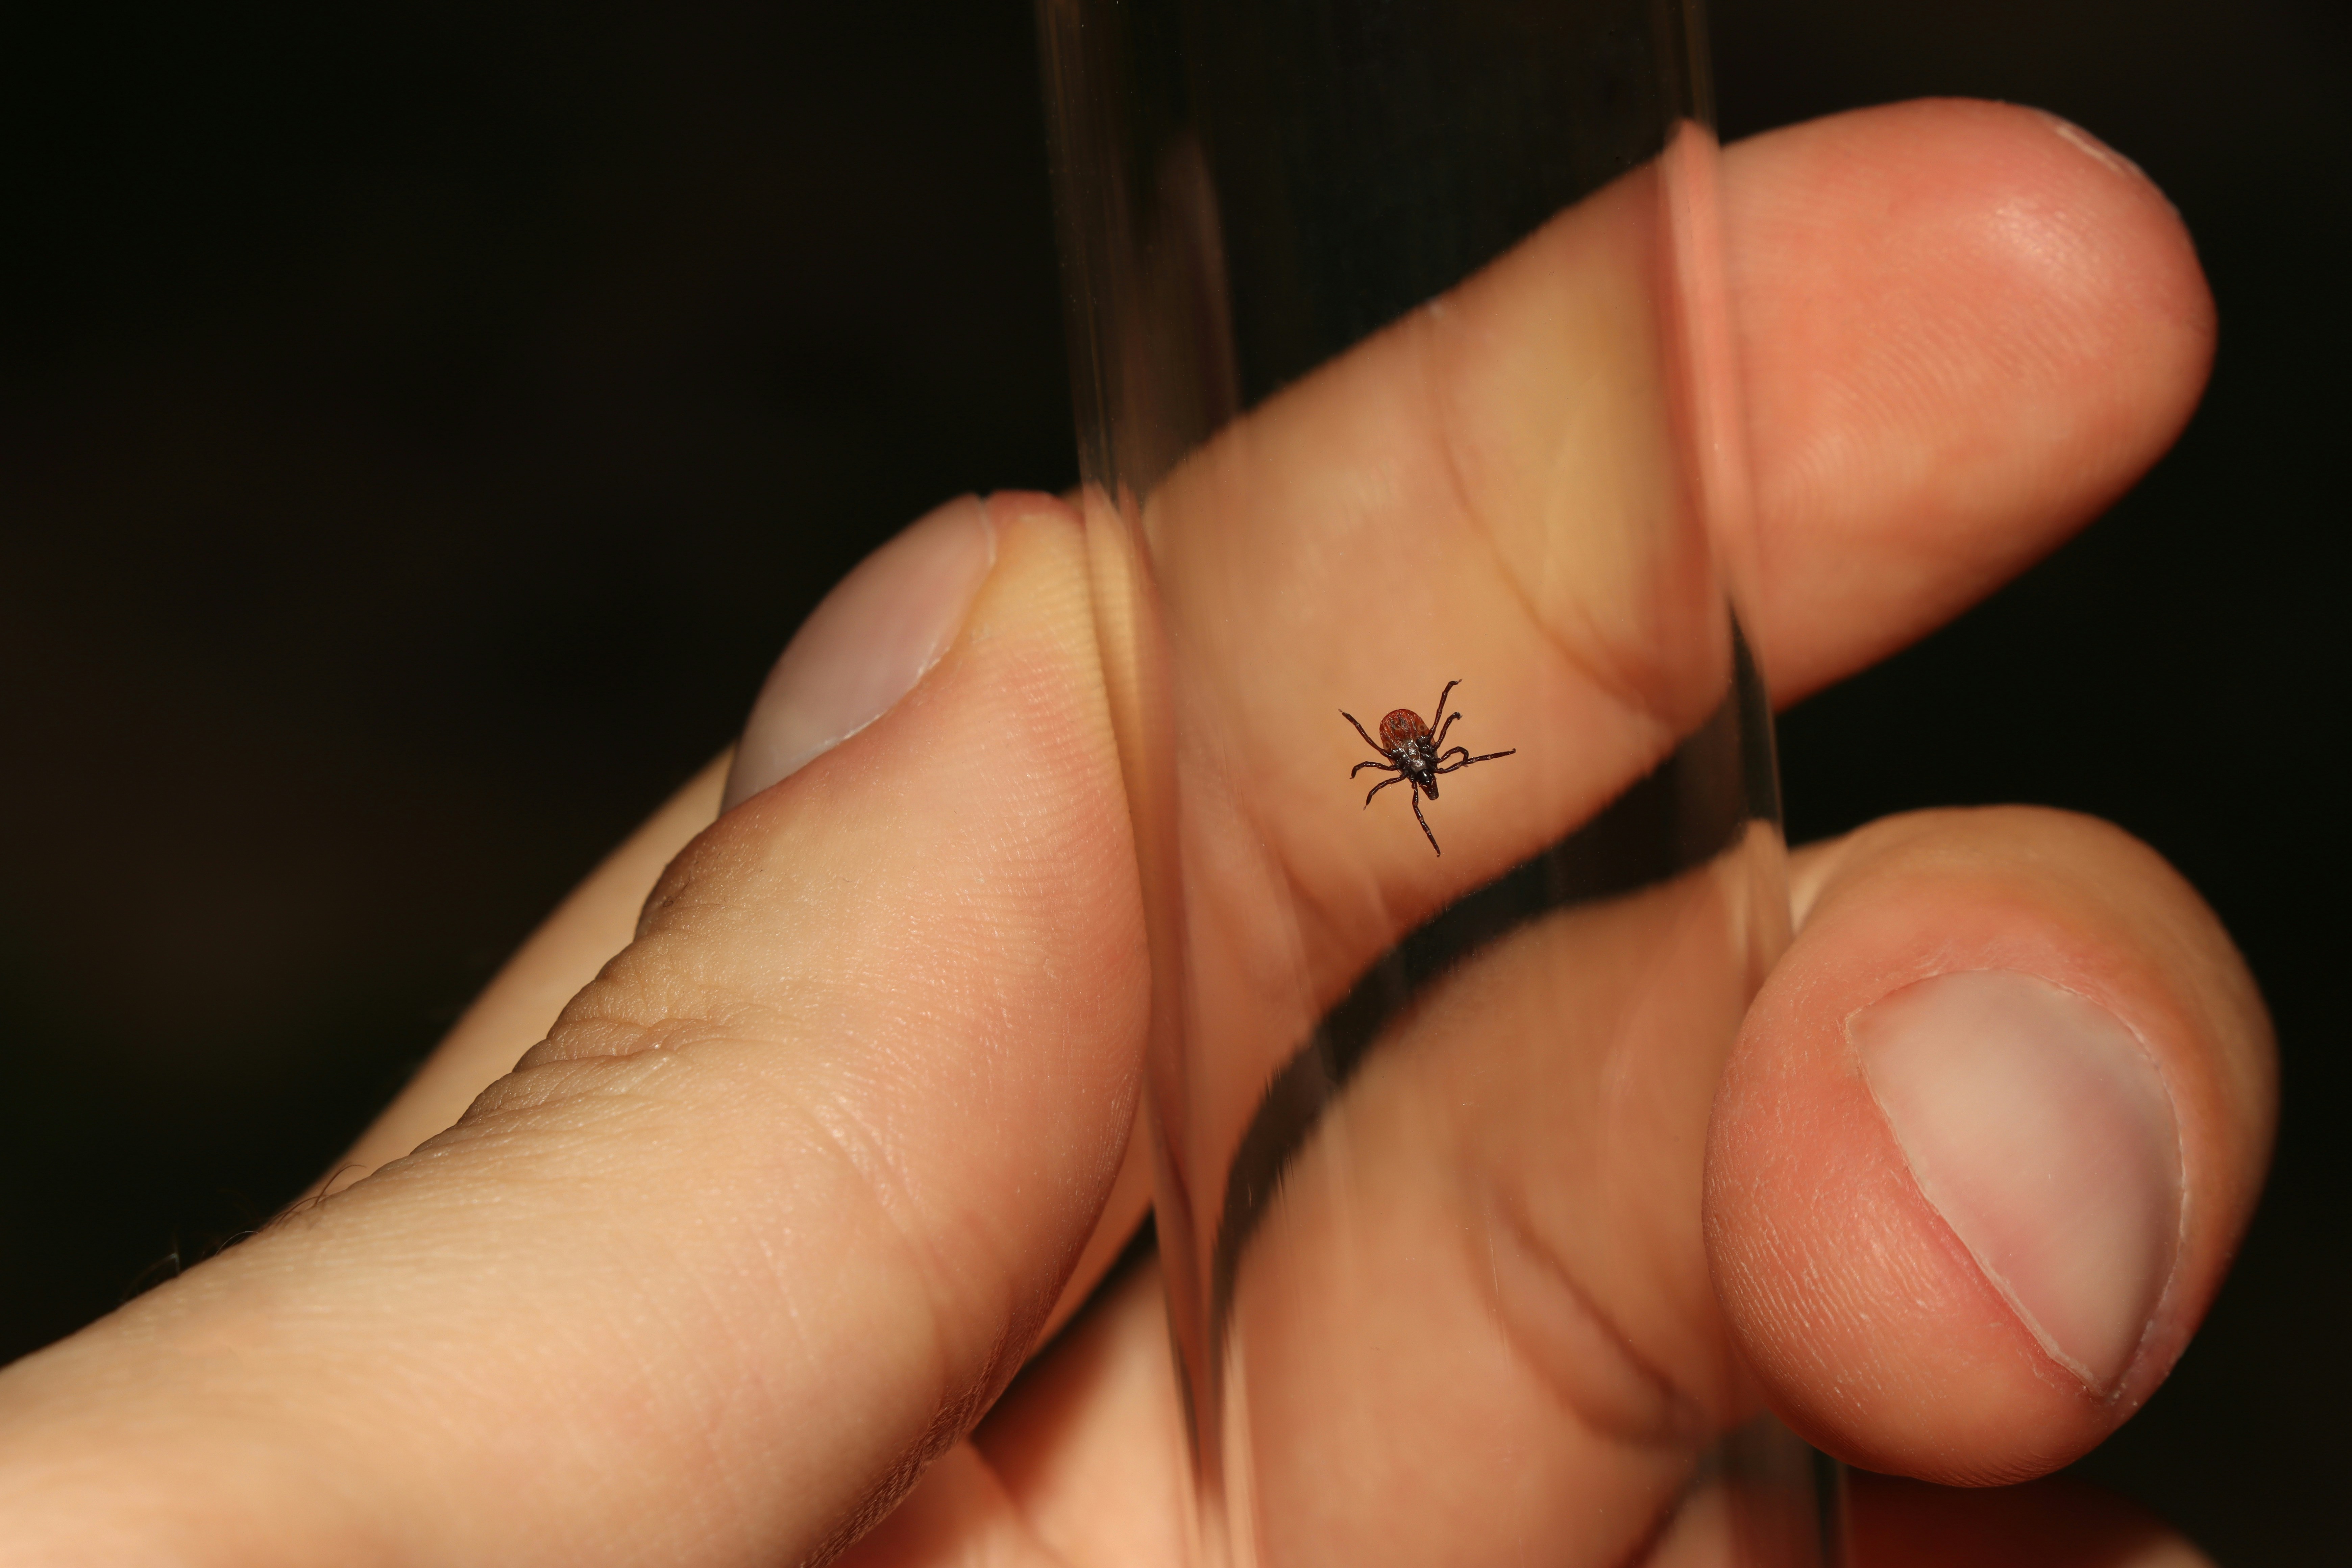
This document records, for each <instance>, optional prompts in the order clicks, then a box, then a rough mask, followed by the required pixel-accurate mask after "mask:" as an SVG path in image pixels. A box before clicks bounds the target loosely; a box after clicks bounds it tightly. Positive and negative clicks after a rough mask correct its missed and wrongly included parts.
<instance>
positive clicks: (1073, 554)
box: [0, 497, 1146, 1564]
mask: <svg viewBox="0 0 2352 1568" xmlns="http://www.w3.org/2000/svg"><path fill="white" fill-rule="evenodd" d="M975 530H976V531H979V534H980V535H981V536H982V538H983V539H985V540H987V541H989V542H992V545H993V555H994V561H993V564H992V565H987V564H986V563H985V552H981V553H980V555H979V556H978V557H977V559H978V561H979V564H977V565H975V564H972V563H973V562H974V561H975V555H974V551H973V538H974V531H975ZM890 549H891V550H892V551H895V552H898V554H897V563H896V567H895V568H892V567H891V566H889V564H888V563H887V560H877V562H876V563H872V570H871V571H869V572H866V573H861V574H860V578H857V579H853V581H852V583H851V584H846V585H845V599H846V600H848V601H850V602H849V603H847V604H845V603H844V602H843V601H840V600H837V601H835V603H834V605H831V606H830V607H829V609H828V610H827V611H821V612H820V622H823V623H824V625H822V626H821V625H820V624H819V623H817V622H813V624H812V626H811V628H810V631H811V635H812V637H818V638H819V642H820V646H818V647H816V649H815V652H814V654H812V655H811V656H810V657H808V658H803V659H802V660H801V661H800V664H801V668H800V669H799V670H798V675H799V676H800V677H803V678H806V679H795V670H794V668H793V660H792V659H789V658H788V659H787V660H786V661H785V664H784V665H783V666H782V667H780V670H779V674H778V677H777V678H776V679H775V680H774V681H772V683H771V687H770V689H768V690H767V691H765V692H764V693H763V694H762V697H761V710H760V712H759V713H758V714H757V715H755V718H754V721H753V722H752V725H751V743H749V744H747V748H746V753H745V755H746V759H747V760H746V761H745V762H744V763H740V764H739V773H738V776H737V779H736V781H735V784H736V787H735V788H733V789H732V790H731V791H730V795H737V796H748V798H744V799H742V802H741V804H740V805H738V806H737V807H736V808H735V809H733V810H731V811H730V812H729V813H728V814H727V815H726V816H722V817H721V818H720V819H719V822H718V823H717V824H716V825H715V826H712V827H711V828H710V829H709V830H708V831H707V832H705V833H704V834H703V835H702V836H701V837H699V838H698V839H697V840H696V841H695V842H694V843H693V844H692V845H690V846H689V847H688V849H687V850H686V851H685V852H684V853H683V854H682V855H680V856H679V857H678V858H677V861H676V862H674V863H673V864H672V866H671V867H670V868H669V870H668V871H667V873H666V874H665V875H664V877H663V879H662V880H661V883H660V884H659V886H658V887H657V888H656V890H655V893H654V896H653V898H652V899H651V900H649V901H648V903H647V905H646V912H645V914H644V916H643V918H642V919H641V921H639V925H638V930H637V934H636V939H635V942H632V944H631V945H630V946H629V947H628V948H627V949H626V950H625V952H622V953H621V954H620V955H619V956H618V957H617V958H615V959H614V961H613V962H612V963H610V964H608V965H606V966H605V969H604V973H602V974H601V975H599V976H598V978H597V979H596V981H595V982H594V984H592V985H590V986H589V987H588V988H587V990H585V991H584V992H583V993H582V994H580V996H579V997H577V998H576V999H575V1000H574V1001H573V1002H572V1005H570V1006H569V1007H567V1008H566V1009H565V1010H564V1012H563V1014H562V1017H561V1018H560V1019H559V1020H558V1022H557V1024H556V1025H555V1026H554V1028H553V1030H552V1031H551V1034H550V1035H549V1037H548V1038H547V1039H546V1040H545V1041H543V1042H542V1043H541V1044H540V1045H539V1046H538V1047H534V1048H533V1049H532V1050H531V1051H530V1053H529V1055H527V1056H526V1057H525V1058H524V1059H523V1061H522V1062H521V1064H520V1066H518V1067H517V1068H516V1069H515V1071H514V1072H512V1073H511V1074H509V1075H508V1076H507V1077H506V1078H504V1079H500V1080H499V1082H498V1083H496V1084H494V1085H492V1086H491V1088H490V1089H488V1090H487V1091H486V1092H485V1093H484V1094H483V1095H482V1096H481V1097H480V1098H479V1099H478V1100H477V1101H476V1102H475V1104H474V1106H473V1108H472V1109H471V1110H468V1111H467V1114H466V1116H465V1118H464V1119H463V1120H462V1121H460V1122H459V1123H458V1124H457V1126H456V1127H455V1128H452V1129H451V1130H450V1131H447V1132H446V1133H443V1134H442V1135H441V1136H439V1137H437V1138H436V1139H434V1140H432V1141H431V1142H427V1143H426V1144H425V1145H424V1146H423V1147H422V1148H420V1149H418V1150H417V1151H416V1152H415V1154H413V1155H411V1156H409V1157H408V1158H406V1159H404V1160H400V1161H395V1162H394V1163H392V1164H390V1165H387V1166H385V1167H384V1168H383V1169H382V1170H380V1171H378V1172H377V1173H375V1174H374V1175H373V1176H371V1177H369V1178H368V1179H367V1180H365V1181H363V1182H361V1183H359V1184H356V1185H354V1186H352V1188H350V1189H348V1190H346V1191H344V1192H342V1193H340V1194H336V1195H335V1196H333V1197H331V1198H329V1199H327V1200H326V1201H325V1202H323V1203H321V1204H320V1205H318V1206H316V1207H315V1208H312V1209H310V1210H308V1211H307V1212H305V1213H303V1214H301V1215H298V1216H296V1217H294V1218H292V1219H290V1220H289V1221H287V1222H285V1223H282V1224H280V1225H278V1226H275V1227H273V1228H272V1229H271V1230H270V1231H268V1232H267V1233H265V1234H264V1235H262V1236H260V1237H255V1238H253V1239H252V1240H250V1241H248V1242H247V1243H246V1244H245V1245H243V1246H241V1247H237V1248H236V1249H235V1250H234V1251H232V1252H230V1253H228V1254H226V1255H225V1256H223V1257H222V1258H218V1259H216V1260H215V1261H214V1262H212V1263H209V1264H207V1265H205V1267H203V1268H197V1269H194V1270H193V1271H191V1272H190V1273H189V1274H187V1275H185V1276H183V1277H182V1278H181V1279H179V1280H176V1281H174V1282H173V1284H172V1285H170V1286H167V1287H165V1288H164V1289H159V1290H157V1291H154V1292H152V1293H151V1294H150V1295H148V1296H145V1297H142V1298H141V1299H140V1300H138V1301H136V1302H134V1303H132V1304H131V1306H130V1307H128V1308H126V1309H124V1310H122V1311H121V1312H118V1313H116V1314H115V1315H114V1316H113V1317H111V1318H110V1319H107V1320H104V1321H101V1322H100V1323H98V1324H95V1325H93V1326H92V1327H91V1328H90V1329H89V1330H86V1331H84V1332H82V1333H81V1334H79V1335H77V1336H75V1337H74V1338H73V1339H71V1340H68V1341H66V1342H63V1343H61V1344H59V1345H58V1346H55V1347H52V1348H51V1349H50V1350H48V1351H46V1352H42V1353H41V1354H39V1355H37V1356H34V1357H31V1358H28V1359H27V1360H26V1361H24V1362H21V1363H17V1365H16V1366H15V1367H13V1368H11V1369H9V1370H8V1371H7V1372H6V1373H5V1374H0V1521H5V1522H0V1559H5V1560H6V1561H9V1562H12V1563H14V1562H26V1563H48V1562H63V1561H76V1562H79V1561H94V1560H104V1561H121V1562H130V1561H151V1560H166V1559H168V1560H170V1561H173V1562H176V1563H240V1564H268V1563H318V1562H329V1561H332V1562H347V1561H348V1562H368V1561H425V1562H471V1561H487V1562H499V1563H541V1562H546V1563H599V1562H624V1561H626V1562H640V1561H671V1560H680V1559H686V1558H691V1559H693V1560H695V1561H707V1562H713V1563H736V1562H741V1563H751V1562H760V1563H768V1562H775V1561H787V1562H789V1561H800V1560H803V1559H807V1558H812V1557H821V1556H823V1555H824V1553H825V1552H827V1551H828V1550H829V1549H830V1548H831V1547H833V1546H835V1545H837V1544H838V1543H839V1542H843V1541H845V1540H846V1539H847V1538H848V1537H849V1536H851V1535H852V1534H854V1533H855V1532H856V1531H858V1530H859V1529H861V1528H862V1527H863V1525H864V1524H865V1523H866V1522H867V1521H870V1520H871V1519H872V1518H874V1517H876V1515H877V1513H878V1512H879V1511H880V1510H882V1509H884V1508H887V1505H888V1504H889V1502H890V1501H892V1500H895V1498H896V1496H897V1495H898V1492H900V1491H901V1490H903V1489H904V1488H905V1487H906V1486H907V1485H908V1484H909V1483H910V1482H911V1481H912V1479H913V1478H914V1476H915V1475H916V1474H917V1473H918V1472H919V1469H920V1468H921V1465H922V1463H923V1462H924V1461H925V1459H927V1458H929V1455H930V1454H932V1453H934V1452H936V1451H937V1450H938V1449H939V1448H940V1447H943V1446H944V1445H945V1444H946V1443H948V1442H949V1441H950V1440H952V1438H953V1437H954V1436H956V1435H957V1434H958V1433H959V1432H960V1431H961V1430H962V1429H963V1428H964V1427H965V1426H969V1425H970V1423H971V1421H972V1420H973V1419H974V1418H975V1417H976V1416H977V1415H978V1414H979V1413H980V1412H981V1411H982V1409H984V1408H985V1407H986V1405H987V1403H988V1401H989V1400H990V1398H991V1397H992V1395H993V1394H994V1393H995V1391H996V1390H997V1388H998V1387H999V1386H1001V1384H1002V1383H1003V1381H1004V1380H1005V1379H1006V1378H1007V1377H1009V1376H1010V1375H1011V1373H1012V1372H1013V1369H1014V1367H1015V1366H1016V1365H1017V1364H1018V1362H1019V1359H1020V1356H1021V1354H1022V1352H1024V1351H1025V1349H1026V1348H1027V1346H1028V1344H1029V1342H1030V1338H1031V1335H1032V1333H1033V1332H1034V1329H1035V1327H1036V1325H1037V1324H1038V1322H1039V1321H1042V1319H1043V1318H1044V1316H1045V1312H1046V1310H1047V1309H1048V1308H1049V1306H1050V1305H1051V1303H1052V1301H1053V1300H1054V1297H1055V1292H1056V1290H1057V1289H1058V1287H1059V1285H1060V1283H1061V1280H1062V1278H1063V1276H1064V1275H1065V1274H1066V1271H1067V1270H1068V1268H1069V1267H1070V1265H1071V1262H1072V1260H1073V1258H1075V1257H1076V1253H1077V1250H1078V1248H1079V1247H1080V1246H1081V1244H1082V1243H1083V1242H1084V1241H1085V1239H1086V1237H1087V1230H1088V1227H1089V1226H1090V1225H1091V1223H1092V1221H1093V1219H1094V1215H1095V1213H1096V1211H1097V1209H1098V1208H1099V1206H1100V1205H1101V1203H1102V1200H1103V1197H1104V1194H1105V1193H1106V1192H1107V1191H1108V1188H1109V1185H1110V1184H1111V1181H1112V1178H1113V1176H1114V1174H1115V1173H1116V1171H1117V1169H1118V1163H1119V1157H1120V1153H1121V1150H1122V1147H1123V1145H1124V1143H1125V1141H1126V1136H1127V1132H1128V1130H1129V1124H1130V1121H1131V1118H1132V1115H1133V1110H1134V1093H1135V1085H1136V1082H1137V1072H1138V1062H1139V1054H1140V1048H1141V1039H1142V1030H1143V1019H1144V1012H1145V996H1146V977H1145V976H1146V964H1145V958H1144V944H1143V940H1142V935H1141V912H1140V905H1139V896H1138V892H1137V889H1136V885H1135V880H1134V872H1133V855H1132V850H1131V846H1130V843H1129V837H1128V827H1127V817H1126V813H1125V809H1124V806H1123V805H1122V804H1121V795H1120V792H1119V776H1118V762H1117V757H1116V752H1115V750H1114V747H1113V743H1112V739H1111V731H1110V725H1109V720H1108V712H1107V710H1106V708H1105V704H1104V698H1103V694H1102V690H1101V687H1100V682H1099V678H1098V674H1097V658H1096V653H1095V644H1094V636H1093V626H1092V621H1091V617H1090V614H1089V611H1088V607H1087V588H1086V582H1087V578H1086V573H1085V570H1084V557H1083V544H1082V541H1081V538H1080V535H1079V533H1078V531H1077V528H1076V524H1075V522H1074V521H1073V520H1072V518H1071V517H1070V514H1069V513H1068V511H1067V510H1066V509H1065V508H1063V507H1062V506H1060V505H1059V504H1058V503H1056V502H1055V501H1052V500H1048V499H1045V498H1042V497H1018V498H1013V497H999V498H996V499H994V500H992V501H990V502H989V503H988V504H987V506H986V508H985V510H984V512H983V511H982V510H980V509H979V508H978V504H977V503H964V505H963V510H962V511H961V513H960V514H959V513H956V512H952V511H951V512H950V513H947V514H943V515H935V516H934V518H933V519H931V520H928V521H926V523H924V524H922V525H919V527H918V529H916V530H913V531H910V532H909V535H908V536H907V537H906V538H905V539H903V540H902V541H901V542H899V543H898V545H894V546H892V547H890ZM943 553H944V554H945V555H947V556H950V557H958V556H959V555H960V558H961V560H962V561H963V562H964V563H966V564H965V565H963V566H961V567H959V566H957V565H956V564H955V561H954V560H952V559H950V560H945V561H943V560H942V559H941V556H942V554H943ZM886 556H887V552H886ZM894 569H895V570H898V571H899V572H900V573H901V574H902V581H901V584H899V589H898V591H892V590H891V587H890V584H888V583H887V581H883V582H878V583H877V575H882V576H887V573H888V572H889V571H890V570H894ZM861 580H862V582H863V588H862V589H861V588H860V587H859V584H860V582H861ZM974 580H977V581H978V586H977V591H976V593H974V592H972V591H971V589H970V588H969V587H964V588H961V589H960V588H959V587H958V586H957V584H959V583H961V584H971V582H973V581H974ZM910 584H911V585H910ZM923 584H928V588H927V589H926V588H925V587H923ZM860 595H863V598H864V601H865V603H864V605H863V609H862V611H861V609H860V607H859V605H858V604H857V603H856V602H855V601H856V600H857V599H858V598H859V597H860ZM926 595H928V597H926ZM966 595H969V599H968V603H969V609H968V610H965V609H964V607H963V604H964V602H965V596H966ZM918 600H922V601H924V602H925V603H927V604H928V605H929V614H930V616H931V621H930V623H929V630H928V632H927V631H926V629H925V627H924V626H918V625H916V624H915V623H916V622H917V621H919V620H920V619H921V618H922V617H921V616H919V615H913V614H909V613H908V612H909V606H910V605H913V604H914V603H915V602H916V601H918ZM828 617H829V619H828ZM894 617H896V618H895V619H894ZM959 623H960V627H961V629H960V630H957V631H955V632H954V633H953V635H952V637H940V635H939V632H940V628H941V627H942V626H957V625H959ZM820 634H822V636H821V637H820ZM823 638H830V639H832V646H831V648H830V651H828V650H827V648H826V647H824V646H822V642H823ZM863 639H871V640H870V641H869V640H863ZM804 640H805V639H804ZM942 642H944V644H945V648H944V652H943V654H942V653H940V651H939V645H940V643H942ZM860 647H866V650H867V653H868V655H869V657H867V658H864V659H863V660H861V659H860V658H859V653H858V650H859V649H860ZM909 649H914V650H915V651H914V652H911V653H910V652H909V651H908V650H909ZM819 655H822V656H823V657H817V656H819ZM932 658H936V659H937V662H936V664H935V665H934V666H933V667H931V668H929V669H928V672H924V671H923V668H922V667H923V666H924V665H925V664H927V663H929V661H930V660H931V659H932ZM893 660H895V661H897V662H896V664H895V665H894V666H893V665H892V664H891V661H893ZM883 666H890V667H891V668H895V669H896V671H897V679H898V680H899V681H901V682H903V681H904V680H908V679H911V680H912V681H913V687H912V689H911V690H907V691H905V694H904V695H903V696H898V697H897V700H895V702H894V701H893V700H892V699H893V697H894V695H895V693H894V692H893V691H892V690H891V689H889V688H890V687H891V686H892V684H893V679H892V677H891V673H890V668H880V673H879V674H878V675H877V668H879V667H883ZM812 679H813V680H814V682H815V689H812V688H811V686H810V684H809V681H810V680H812ZM859 680H865V681H866V684H865V685H864V686H862V687H861V686H859V685H858V684H857V682H858V681H859ZM858 702H864V703H866V704H867V705H868V706H869V711H870V710H871V709H872V708H873V707H879V708H883V709H886V710H887V711H883V712H882V715H881V717H879V718H877V719H874V720H873V721H872V722H871V723H870V724H865V723H864V722H863V720H864V717H865V716H863V715H858V714H855V713H851V712H849V708H850V707H853V706H855V705H856V703H858ZM827 703H831V704H832V707H831V708H829V709H828V708H826V707H825V704H827ZM780 712H782V719H781V720H780V719H779V717H778V715H779V713H780ZM861 725H862V726H863V727H861ZM763 726H765V729H764V730H763ZM796 726H797V727H798V731H799V732H800V733H801V734H802V736H803V739H802V740H800V741H797V742H795V741H793V740H792V739H791V735H792V732H793V731H794V729H795V727H796ZM779 733H782V734H784V735H785V741H786V743H785V744H784V745H783V746H782V747H781V748H780V749H776V750H774V751H773V752H772V754H768V755H767V761H766V762H765V763H761V761H760V760H759V758H760V757H761V755H762V754H763V753H761V752H759V751H758V750H757V748H758V746H759V745H760V744H762V743H765V742H767V741H773V740H774V738H775V736H776V735H777V734H779ZM845 734H846V735H847V738H846V739H844V740H839V743H837V744H832V745H831V749H829V750H822V754H819V755H816V756H815V758H814V761H807V762H806V763H805V765H803V766H799V767H798V769H797V771H795V772H792V773H790V775H789V776H788V777H785V778H784V779H783V780H782V783H780V784H773V785H772V787H766V788H760V787H758V786H759V785H761V784H764V783H765V782H766V781H765V780H763V779H761V778H760V777H759V776H757V771H756V770H757V769H758V768H760V767H761V766H763V765H764V766H766V767H767V768H769V769H770V771H771V772H772V773H773V772H775V771H778V758H780V757H781V758H782V765H784V766H790V765H792V764H793V763H797V762H800V761H802V760H803V758H802V757H796V756H793V754H792V752H793V748H794V747H795V746H797V747H799V748H800V750H801V751H802V752H803V755H804V754H805V753H806V752H809V751H815V750H819V749H821V748H822V747H824V745H825V744H827V743H828V742H834V741H835V740H836V739H837V738H838V737H840V736H842V735H845ZM811 735H814V740H810V739H809V738H808V737H809V736H811ZM763 737H764V740H763ZM101 1521H103V1522H102V1523H101ZM94 1550H95V1551H97V1556H96V1557H92V1556H91V1555H90V1553H91V1552H93V1551H94Z"/></svg>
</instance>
